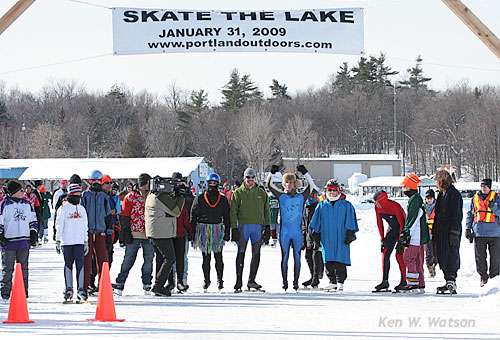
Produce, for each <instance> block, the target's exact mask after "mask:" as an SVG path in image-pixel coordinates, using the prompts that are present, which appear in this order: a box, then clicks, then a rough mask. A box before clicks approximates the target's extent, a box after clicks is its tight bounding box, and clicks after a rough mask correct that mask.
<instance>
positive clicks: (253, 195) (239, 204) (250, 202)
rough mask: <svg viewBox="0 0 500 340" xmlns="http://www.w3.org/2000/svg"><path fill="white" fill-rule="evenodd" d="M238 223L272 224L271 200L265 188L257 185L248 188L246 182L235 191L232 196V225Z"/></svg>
mask: <svg viewBox="0 0 500 340" xmlns="http://www.w3.org/2000/svg"><path fill="white" fill-rule="evenodd" d="M238 224H264V225H270V224H271V212H270V208H269V200H268V198H267V194H266V192H265V190H264V189H261V188H259V187H258V186H257V185H255V186H254V187H253V188H252V189H248V187H247V186H246V183H245V182H243V184H242V185H241V186H240V187H239V188H238V189H236V190H235V191H234V192H233V197H232V198H231V227H232V228H237V225H238Z"/></svg>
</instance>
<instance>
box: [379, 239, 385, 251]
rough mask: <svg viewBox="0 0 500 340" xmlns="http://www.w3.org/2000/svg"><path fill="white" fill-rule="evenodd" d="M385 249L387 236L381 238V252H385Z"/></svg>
mask: <svg viewBox="0 0 500 340" xmlns="http://www.w3.org/2000/svg"><path fill="white" fill-rule="evenodd" d="M384 250H385V238H381V239H380V252H381V253H383V252H384Z"/></svg>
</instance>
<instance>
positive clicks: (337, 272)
mask: <svg viewBox="0 0 500 340" xmlns="http://www.w3.org/2000/svg"><path fill="white" fill-rule="evenodd" d="M325 268H326V276H328V279H329V280H330V283H337V282H338V283H344V281H345V279H347V266H346V265H345V263H341V262H337V261H328V262H326V263H325Z"/></svg>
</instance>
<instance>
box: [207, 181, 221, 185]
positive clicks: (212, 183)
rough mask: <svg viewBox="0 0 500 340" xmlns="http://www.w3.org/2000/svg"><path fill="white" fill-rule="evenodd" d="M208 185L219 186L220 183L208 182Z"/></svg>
mask: <svg viewBox="0 0 500 340" xmlns="http://www.w3.org/2000/svg"><path fill="white" fill-rule="evenodd" d="M207 184H208V185H217V184H219V182H217V181H208V182H207Z"/></svg>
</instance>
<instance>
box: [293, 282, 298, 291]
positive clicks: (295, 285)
mask: <svg viewBox="0 0 500 340" xmlns="http://www.w3.org/2000/svg"><path fill="white" fill-rule="evenodd" d="M293 289H294V290H298V289H299V282H298V281H293Z"/></svg>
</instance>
